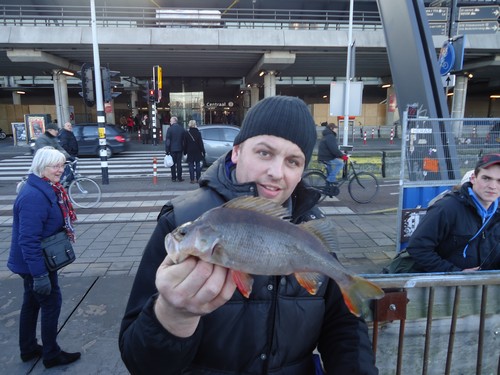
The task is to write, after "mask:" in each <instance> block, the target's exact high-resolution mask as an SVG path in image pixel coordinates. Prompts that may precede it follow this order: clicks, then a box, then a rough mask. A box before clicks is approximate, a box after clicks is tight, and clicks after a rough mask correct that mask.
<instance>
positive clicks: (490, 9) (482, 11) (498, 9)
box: [458, 5, 500, 21]
mask: <svg viewBox="0 0 500 375" xmlns="http://www.w3.org/2000/svg"><path fill="white" fill-rule="evenodd" d="M499 15H500V5H491V6H478V7H461V8H458V20H459V21H488V20H497V19H498V16H499Z"/></svg>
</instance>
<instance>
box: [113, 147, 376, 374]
mask: <svg viewBox="0 0 500 375" xmlns="http://www.w3.org/2000/svg"><path fill="white" fill-rule="evenodd" d="M230 165H231V163H230V153H229V154H228V155H226V156H223V157H221V158H220V159H219V160H218V161H216V162H215V163H214V164H213V165H212V166H211V167H210V168H209V169H208V170H207V171H206V173H205V174H204V175H203V176H202V179H201V180H200V186H201V188H200V189H197V190H195V191H192V192H190V193H188V194H186V196H184V197H182V198H180V199H175V200H174V201H172V202H171V204H170V205H167V210H166V212H165V213H164V214H163V215H161V216H160V218H159V221H158V224H157V227H156V229H155V230H154V233H153V235H152V237H151V239H150V241H149V243H148V244H147V246H146V249H145V252H144V255H143V258H142V261H141V264H140V266H139V269H138V271H137V276H136V279H135V282H134V285H133V287H132V291H131V294H130V299H129V302H128V306H127V308H126V312H125V316H124V318H123V321H122V325H121V329H120V335H119V345H120V351H121V354H122V358H123V361H124V362H125V364H126V366H127V368H128V370H129V371H130V372H131V373H132V374H176V375H178V374H197V375H203V374H219V375H222V374H224V375H228V374H248V375H250V374H280V375H298V374H301V375H302V374H303V375H306V374H307V375H309V374H313V373H314V365H313V357H312V354H313V350H314V349H315V348H316V347H317V348H318V350H319V352H320V353H321V355H322V358H323V362H324V365H325V367H326V370H327V371H328V373H329V374H351V375H355V374H377V373H378V371H377V369H376V368H375V366H374V358H373V355H372V349H371V345H370V340H369V338H368V331H367V327H366V324H365V322H364V321H363V320H362V319H360V318H357V317H355V316H354V315H352V314H351V313H350V312H349V310H348V308H347V307H346V305H345V303H344V300H343V298H342V295H341V292H340V290H339V288H338V286H337V284H336V283H335V282H333V281H331V280H329V279H327V278H326V277H325V279H324V283H323V285H322V286H321V288H320V290H319V291H318V293H317V295H315V296H311V295H309V294H308V293H307V291H305V290H304V289H303V288H302V287H301V286H300V285H299V284H298V283H297V281H296V280H295V277H294V276H256V277H255V278H254V284H253V289H252V293H251V295H250V298H248V299H245V298H244V297H243V296H242V295H241V294H240V293H239V292H238V291H236V292H235V293H234V295H233V297H232V298H231V300H230V301H228V302H227V303H226V304H225V305H223V306H221V307H220V308H218V309H217V310H215V311H213V312H212V313H210V314H208V315H206V316H203V317H202V318H201V320H200V323H199V325H198V328H197V329H196V331H195V333H194V334H193V335H192V336H191V337H187V338H178V337H175V336H173V335H172V334H170V333H169V332H168V331H167V330H165V329H164V328H163V327H162V325H161V324H160V323H159V322H158V320H157V319H156V317H155V315H154V311H153V305H154V301H155V299H156V296H157V290H156V288H155V273H156V270H157V268H158V266H159V265H160V263H161V262H162V261H163V259H164V257H165V254H166V250H165V246H164V239H165V236H166V235H167V233H169V232H170V231H172V230H173V229H174V228H176V227H177V226H178V225H180V224H182V223H183V222H184V221H187V220H193V219H195V218H197V217H198V216H199V215H201V214H202V213H203V212H205V211H206V210H208V209H210V208H213V207H216V206H219V205H221V204H222V203H224V202H226V201H228V200H230V199H233V198H236V197H239V196H243V195H256V194H257V193H256V192H257V190H256V186H255V184H253V183H246V184H234V183H233V182H232V181H231V179H230V178H229V177H228V176H229V175H230V173H231V172H230ZM291 199H292V201H293V210H292V221H293V222H295V223H299V222H302V221H305V220H310V219H314V218H318V217H322V216H323V215H322V214H321V211H320V210H318V209H317V208H315V203H316V202H317V200H318V195H317V193H316V192H314V191H311V190H309V189H308V188H307V187H305V186H303V185H302V184H301V183H300V184H299V185H298V186H297V188H296V190H295V191H294V193H293V195H292V197H291ZM182 205H184V208H183V209H182V210H179V207H181V206H182ZM176 209H177V212H176ZM179 211H182V212H179Z"/></svg>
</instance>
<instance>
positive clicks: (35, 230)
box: [7, 147, 80, 368]
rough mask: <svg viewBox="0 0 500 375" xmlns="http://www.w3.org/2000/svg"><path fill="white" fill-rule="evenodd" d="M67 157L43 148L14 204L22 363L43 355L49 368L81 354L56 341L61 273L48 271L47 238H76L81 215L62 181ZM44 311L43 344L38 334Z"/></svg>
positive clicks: (12, 257) (13, 266) (13, 260)
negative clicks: (21, 289) (44, 244)
mask: <svg viewBox="0 0 500 375" xmlns="http://www.w3.org/2000/svg"><path fill="white" fill-rule="evenodd" d="M65 160H66V158H65V157H64V155H63V154H62V153H61V152H59V151H58V150H56V149H54V148H53V147H44V148H41V149H40V150H38V151H37V152H36V154H35V156H34V158H33V162H32V164H31V168H30V173H29V175H28V180H27V181H26V183H25V185H24V186H23V188H22V189H21V191H20V192H19V194H18V196H17V198H16V201H15V202H14V218H13V223H12V241H11V247H10V253H9V259H8V261H7V266H8V268H9V269H10V270H11V271H12V272H14V273H16V274H18V275H19V276H21V277H22V278H23V282H24V296H23V304H22V307H21V313H20V315H19V347H20V350H21V359H22V361H23V362H27V361H30V360H32V359H36V358H39V357H40V356H42V357H43V364H44V366H45V367H46V368H50V367H55V366H60V365H66V364H69V363H72V362H74V361H76V360H77V359H79V358H80V353H79V352H76V353H67V352H65V351H63V350H61V348H60V347H59V345H58V344H57V329H58V320H59V314H60V312H61V301H62V297H61V290H60V288H59V283H58V277H57V271H48V270H47V268H46V266H45V262H44V257H43V255H42V239H44V238H47V237H50V236H52V235H54V234H56V233H58V232H60V231H62V230H65V231H66V232H67V234H68V236H69V237H70V239H73V240H74V230H73V222H74V221H75V220H76V215H75V212H74V210H73V207H72V205H71V202H70V201H69V198H68V195H67V194H66V191H65V190H64V188H63V187H62V185H61V184H60V183H59V180H60V178H61V175H62V173H63V170H64V162H65ZM39 312H41V314H40V315H41V318H40V323H41V330H40V332H41V337H42V344H43V346H42V345H40V344H38V342H37V338H36V332H37V329H36V326H37V319H38V315H39Z"/></svg>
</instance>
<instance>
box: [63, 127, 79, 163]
mask: <svg viewBox="0 0 500 375" xmlns="http://www.w3.org/2000/svg"><path fill="white" fill-rule="evenodd" d="M59 143H60V144H61V147H62V148H64V149H65V150H66V152H67V153H68V154H69V155H70V156H72V157H76V156H78V142H77V140H76V137H75V135H74V134H73V132H72V131H69V130H66V129H64V128H63V129H61V131H60V132H59Z"/></svg>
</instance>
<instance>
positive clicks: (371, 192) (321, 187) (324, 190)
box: [302, 154, 379, 203]
mask: <svg viewBox="0 0 500 375" xmlns="http://www.w3.org/2000/svg"><path fill="white" fill-rule="evenodd" d="M346 155H347V156H348V158H347V160H345V161H344V168H343V172H342V178H341V179H340V180H338V181H337V182H329V181H328V180H327V179H326V178H327V175H328V174H327V173H325V172H323V170H320V169H307V170H306V171H305V172H304V175H303V177H302V179H303V180H304V181H305V182H306V183H307V184H308V185H310V186H311V187H313V188H315V189H317V190H318V191H319V192H320V193H321V198H320V202H321V201H323V200H324V199H325V198H326V197H330V198H333V197H334V196H337V195H339V193H340V187H341V186H342V185H344V184H345V183H346V182H349V183H348V185H347V190H348V192H349V195H350V196H351V198H352V199H353V200H354V201H355V202H358V203H370V202H371V201H372V200H373V198H375V196H376V195H377V193H378V189H379V183H378V180H377V177H375V175H374V174H373V173H370V172H357V171H356V169H355V168H354V163H353V162H352V161H351V159H350V157H349V155H348V154H346ZM322 164H323V165H324V167H325V171H326V164H325V163H322Z"/></svg>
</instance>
